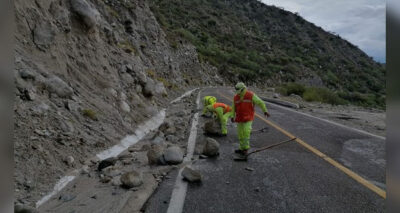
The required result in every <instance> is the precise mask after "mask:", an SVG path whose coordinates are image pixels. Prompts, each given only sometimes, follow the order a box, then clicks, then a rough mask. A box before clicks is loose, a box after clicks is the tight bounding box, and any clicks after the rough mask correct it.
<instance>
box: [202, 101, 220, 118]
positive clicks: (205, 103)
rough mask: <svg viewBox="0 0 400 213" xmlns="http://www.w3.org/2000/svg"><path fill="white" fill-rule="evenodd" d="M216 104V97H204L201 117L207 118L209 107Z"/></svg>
mask: <svg viewBox="0 0 400 213" xmlns="http://www.w3.org/2000/svg"><path fill="white" fill-rule="evenodd" d="M216 102H217V98H216V97H214V96H204V99H203V113H202V115H201V116H207V113H208V112H209V111H208V110H207V107H208V106H209V105H213V104H214V103H216ZM210 112H211V111H210Z"/></svg>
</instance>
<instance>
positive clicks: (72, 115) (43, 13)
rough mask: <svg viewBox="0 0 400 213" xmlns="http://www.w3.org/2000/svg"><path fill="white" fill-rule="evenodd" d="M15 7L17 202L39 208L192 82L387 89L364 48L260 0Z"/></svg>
mask: <svg viewBox="0 0 400 213" xmlns="http://www.w3.org/2000/svg"><path fill="white" fill-rule="evenodd" d="M14 6H15V22H16V27H15V71H14V80H15V85H16V88H15V106H14V112H15V113H14V121H15V126H14V148H15V149H14V159H15V174H14V176H15V197H16V202H17V203H23V204H28V205H34V203H35V202H36V201H38V200H39V199H40V198H41V197H43V196H44V195H45V194H46V193H48V192H49V191H51V190H52V188H53V186H54V184H55V182H56V181H57V179H60V177H62V176H64V175H65V174H67V173H68V172H71V171H74V170H75V169H77V168H81V167H82V165H83V164H85V163H86V162H87V161H90V159H92V157H93V156H94V155H95V154H96V153H99V152H100V151H102V150H105V149H107V148H109V147H111V146H112V145H114V144H117V143H118V142H119V141H120V140H121V139H122V138H124V137H125V136H126V135H128V134H132V133H133V132H134V130H135V128H136V127H137V126H138V125H140V124H141V123H142V122H143V121H145V120H148V119H149V118H150V117H152V116H154V115H155V114H157V113H158V112H159V111H160V110H161V109H163V108H167V107H168V103H170V101H171V100H172V99H174V98H176V97H177V96H178V95H180V94H182V93H183V92H184V91H186V90H188V89H189V88H193V87H196V86H200V85H201V86H204V85H222V84H227V83H233V82H235V81H237V80H244V81H246V82H248V83H250V84H258V85H262V86H265V85H269V86H271V85H277V84H281V83H285V82H289V81H296V82H299V83H303V84H305V85H308V86H324V87H328V88H330V89H334V90H339V91H342V92H343V97H347V98H349V99H351V98H353V97H356V98H357V97H359V98H360V97H364V96H367V97H368V98H371V100H372V102H371V103H372V104H380V102H379V100H380V99H379V98H381V97H382V96H383V95H384V88H385V86H384V79H383V78H384V72H385V71H384V69H382V68H381V67H380V65H379V64H377V63H375V62H374V61H372V60H371V59H370V58H369V57H367V56H366V55H365V54H364V53H363V52H362V51H360V50H359V49H358V48H357V47H355V46H353V45H351V44H350V43H348V42H346V41H344V40H342V39H340V38H339V37H338V36H335V35H332V34H329V33H326V32H324V31H323V30H322V29H321V28H318V27H316V26H314V25H313V24H311V23H308V22H306V21H304V20H303V19H302V18H301V17H299V16H297V15H295V14H291V13H289V12H286V11H283V10H280V9H278V8H275V7H268V6H265V5H262V4H260V3H259V2H257V1H255V0H254V1H253V0H247V1H244V0H240V1H239V0H226V1H217V0H191V1H183V0H168V1H166V0H164V1H161V0H33V1H24V0H16V1H14ZM150 8H151V9H150ZM156 17H157V18H156ZM188 115H189V113H188ZM182 131H183V130H182Z"/></svg>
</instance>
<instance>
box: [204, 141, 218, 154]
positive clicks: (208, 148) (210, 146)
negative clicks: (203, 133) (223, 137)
mask: <svg viewBox="0 0 400 213" xmlns="http://www.w3.org/2000/svg"><path fill="white" fill-rule="evenodd" d="M203 154H204V155H206V156H209V157H213V156H217V155H219V143H218V142H217V141H216V140H214V139H212V138H206V141H205V145H204V148H203Z"/></svg>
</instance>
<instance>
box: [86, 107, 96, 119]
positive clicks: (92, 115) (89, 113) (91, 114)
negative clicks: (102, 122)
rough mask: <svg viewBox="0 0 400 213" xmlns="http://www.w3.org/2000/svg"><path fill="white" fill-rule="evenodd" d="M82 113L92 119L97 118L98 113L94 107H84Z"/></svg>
mask: <svg viewBox="0 0 400 213" xmlns="http://www.w3.org/2000/svg"><path fill="white" fill-rule="evenodd" d="M82 114H83V115H84V116H86V117H88V118H90V119H92V120H97V113H96V112H95V111H94V110H92V109H84V110H82Z"/></svg>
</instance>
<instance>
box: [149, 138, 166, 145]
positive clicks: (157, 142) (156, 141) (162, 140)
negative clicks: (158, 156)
mask: <svg viewBox="0 0 400 213" xmlns="http://www.w3.org/2000/svg"><path fill="white" fill-rule="evenodd" d="M151 143H152V144H154V145H162V144H163V143H164V139H163V137H160V136H156V137H155V138H154V139H153V140H152V141H151Z"/></svg>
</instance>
